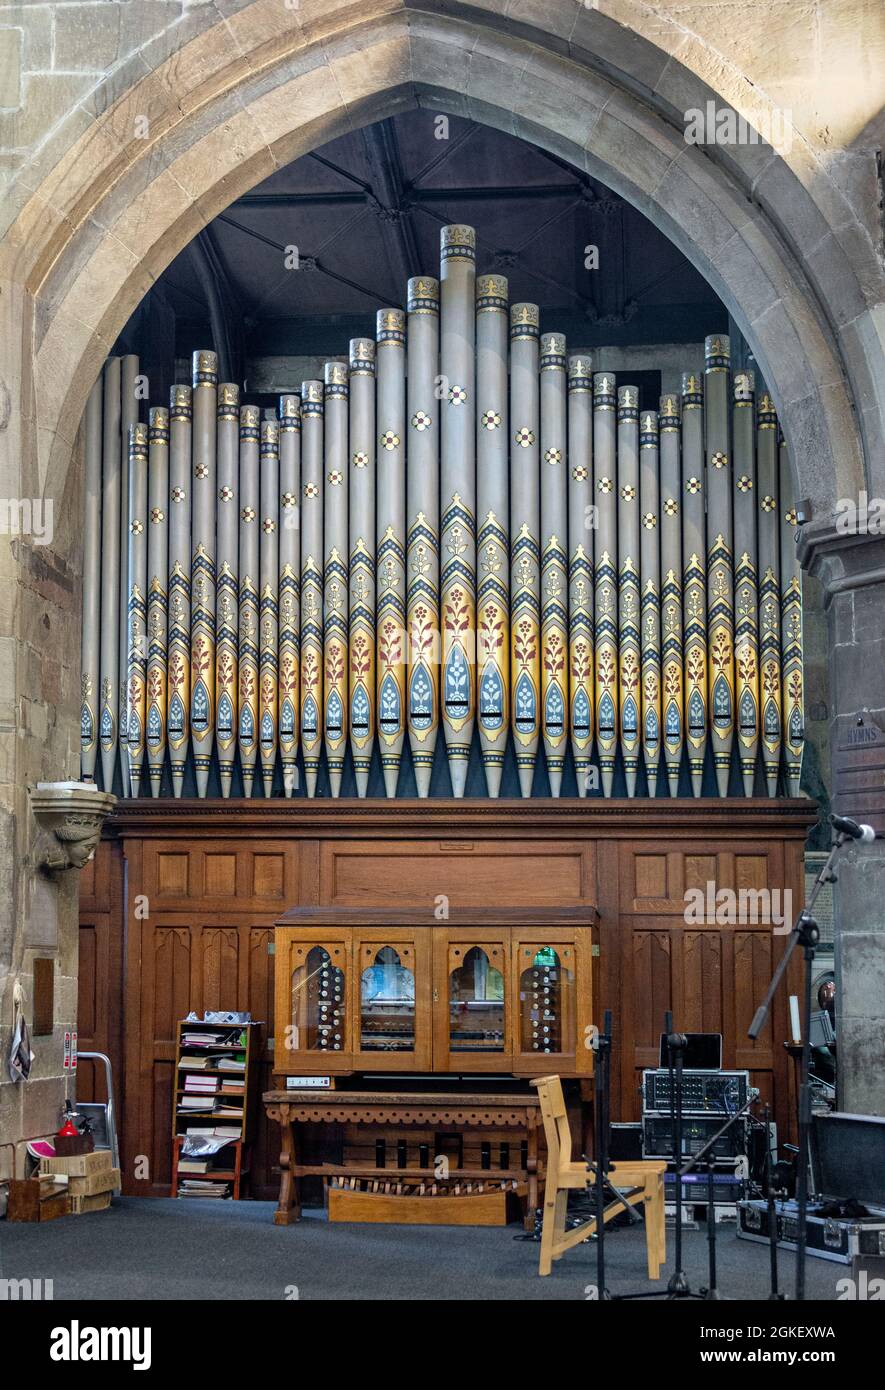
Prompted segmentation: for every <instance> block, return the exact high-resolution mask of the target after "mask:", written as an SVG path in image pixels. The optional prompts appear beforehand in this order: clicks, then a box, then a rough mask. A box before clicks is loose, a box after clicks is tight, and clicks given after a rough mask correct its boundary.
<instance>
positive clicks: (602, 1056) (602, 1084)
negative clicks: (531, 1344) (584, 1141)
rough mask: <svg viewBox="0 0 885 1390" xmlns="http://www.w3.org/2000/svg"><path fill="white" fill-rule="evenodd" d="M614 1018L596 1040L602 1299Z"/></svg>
mask: <svg viewBox="0 0 885 1390" xmlns="http://www.w3.org/2000/svg"><path fill="white" fill-rule="evenodd" d="M611 1029H612V1016H611V1009H606V1011H605V1015H604V1017H603V1023H602V1032H601V1033H600V1034H599V1036H598V1038H597V1040H596V1049H597V1050H596V1075H595V1088H594V1089H595V1110H596V1163H595V1169H596V1175H595V1182H594V1195H595V1197H596V1284H597V1287H598V1289H599V1297H600V1299H606V1300H608V1299H610V1298H611V1294H610V1293H609V1291H608V1289H607V1288H606V1286H605V1183H606V1177H607V1174H608V1106H609V1063H610V1060H611V1045H612V1037H611Z"/></svg>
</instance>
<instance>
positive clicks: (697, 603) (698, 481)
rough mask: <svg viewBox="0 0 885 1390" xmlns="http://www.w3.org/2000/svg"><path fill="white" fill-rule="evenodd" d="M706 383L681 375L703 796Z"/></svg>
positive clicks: (688, 586) (689, 738)
mask: <svg viewBox="0 0 885 1390" xmlns="http://www.w3.org/2000/svg"><path fill="white" fill-rule="evenodd" d="M704 471H705V470H704V387H703V381H702V379H701V377H700V376H698V375H697V374H696V373H694V372H687V373H686V374H685V375H684V376H683V378H682V604H683V626H684V646H683V652H684V664H685V723H686V744H687V747H688V767H689V772H690V774H691V789H692V793H693V795H694V796H700V794H701V788H702V786H703V780H704V759H705V757H706V753H707V741H708V719H707V586H706V579H705V570H706V554H707V552H706V525H705V520H706V518H705V489H704Z"/></svg>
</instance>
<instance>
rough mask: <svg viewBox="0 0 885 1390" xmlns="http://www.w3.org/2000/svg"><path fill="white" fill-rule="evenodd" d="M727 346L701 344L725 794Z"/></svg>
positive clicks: (720, 770) (720, 773)
mask: <svg viewBox="0 0 885 1390" xmlns="http://www.w3.org/2000/svg"><path fill="white" fill-rule="evenodd" d="M730 352H731V348H730V344H729V340H728V338H726V337H725V336H724V335H723V334H718V335H715V336H713V337H711V338H707V339H706V341H705V343H704V394H705V398H706V399H705V407H704V425H705V434H706V440H705V448H706V457H707V662H708V679H709V692H708V710H709V717H710V739H711V742H712V745H713V762H714V766H715V769H716V785H717V787H718V790H719V795H720V796H727V795H728V776H729V770H730V768H731V749H732V744H733V742H734V565H733V551H734V544H733V535H732V515H733V513H732V484H731V475H732V460H731V446H730V442H729V437H730V429H729V424H730V420H729V416H730V413H731V381H730V372H729V362H730Z"/></svg>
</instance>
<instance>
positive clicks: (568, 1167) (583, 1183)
mask: <svg viewBox="0 0 885 1390" xmlns="http://www.w3.org/2000/svg"><path fill="white" fill-rule="evenodd" d="M531 1084H532V1085H533V1086H535V1087H537V1091H538V1099H539V1100H540V1102H541V1116H542V1118H543V1120H544V1134H545V1136H546V1139H547V1170H546V1178H545V1184H544V1222H543V1225H542V1228H541V1260H540V1264H539V1267H538V1273H539V1274H549V1273H550V1271H551V1268H552V1266H553V1261H554V1260H558V1259H559V1257H560V1255H564V1254H565V1252H566V1250H570V1249H571V1248H572V1246H573V1245H579V1244H580V1243H581V1241H584V1240H586V1239H587V1237H588V1236H591V1235H592V1234H593V1232H594V1231H595V1230H596V1218H595V1217H594V1218H593V1219H592V1220H590V1221H585V1222H584V1223H583V1225H581V1226H577V1227H576V1228H575V1229H574V1230H573V1231H568V1232H566V1229H565V1214H566V1204H567V1202H568V1194H569V1190H570V1189H572V1188H575V1189H579V1190H580V1189H582V1188H585V1187H587V1186H588V1184H589V1183H590V1181H591V1175H590V1173H589V1172H588V1170H587V1165H586V1163H584V1162H583V1161H581V1162H575V1161H574V1160H573V1159H572V1157H571V1152H572V1136H571V1130H570V1128H569V1122H568V1115H567V1114H566V1109H565V1100H564V1098H563V1094H562V1082H561V1081H560V1079H559V1077H558V1076H540V1077H537V1078H535V1080H533V1081H532V1083H531ZM666 1167H667V1165H666V1163H665V1162H664V1160H663V1159H648V1160H640V1159H637V1160H636V1161H635V1162H624V1163H613V1164H612V1165H611V1169H610V1178H611V1181H612V1183H613V1184H614V1186H615V1187H617V1188H618V1189H619V1190H620V1191H621V1192H623V1195H624V1201H626V1202H628V1203H629V1204H630V1206H638V1205H639V1203H640V1202H641V1203H642V1204H643V1205H644V1207H645V1212H644V1215H645V1245H646V1251H647V1253H648V1277H649V1279H660V1277H661V1265H662V1264H664V1262H665V1260H666V1258H667V1252H666V1228H665V1221H664V1172H665V1170H666ZM622 1210H623V1204H622V1203H621V1202H620V1201H619V1200H615V1201H613V1202H609V1204H608V1205H607V1206H606V1207H605V1209H604V1211H603V1220H605V1221H610V1220H611V1218H612V1217H613V1216H615V1215H617V1213H618V1212H619V1211H622Z"/></svg>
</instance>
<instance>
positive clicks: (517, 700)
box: [510, 304, 541, 797]
mask: <svg viewBox="0 0 885 1390" xmlns="http://www.w3.org/2000/svg"><path fill="white" fill-rule="evenodd" d="M539 320H540V315H539V310H538V306H537V304H514V305H513V307H512V308H511V310H510V400H511V412H510V605H511V607H510V682H511V709H512V717H511V728H512V731H513V739H514V744H515V747H516V767H517V772H518V774H519V790H520V793H521V794H522V796H524V797H528V796H531V794H532V782H533V780H534V775H535V761H536V759H537V756H538V745H539V741H540V711H539V698H540V693H541V551H540V545H539V536H540V531H541V511H540V476H539V459H540V450H539V434H540V428H541V425H540V413H541V412H540V384H539V379H538V368H539V361H540V333H539Z"/></svg>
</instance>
